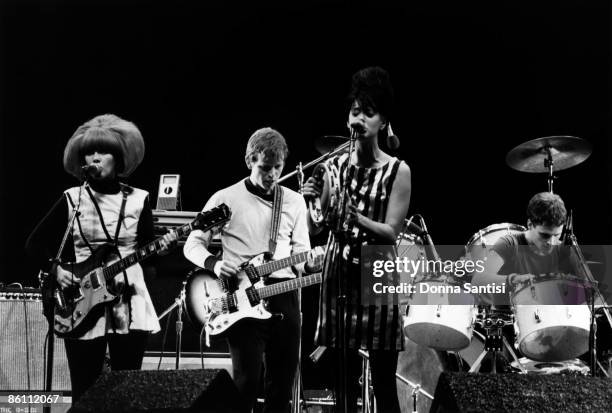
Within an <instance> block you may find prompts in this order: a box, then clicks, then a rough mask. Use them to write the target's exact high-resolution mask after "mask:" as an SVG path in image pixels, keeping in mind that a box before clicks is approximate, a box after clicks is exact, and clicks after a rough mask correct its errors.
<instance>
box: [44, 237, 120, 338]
mask: <svg viewBox="0 0 612 413" xmlns="http://www.w3.org/2000/svg"><path fill="white" fill-rule="evenodd" d="M118 259H119V257H118V254H117V250H116V248H115V247H114V246H113V245H112V244H103V245H101V246H100V247H98V248H97V249H96V250H95V251H94V253H93V254H92V255H91V256H90V257H89V258H87V259H86V260H85V261H83V262H80V263H78V264H71V265H65V266H63V267H62V268H64V269H65V270H68V271H71V272H73V274H74V276H75V277H76V278H78V280H79V282H78V284H77V285H75V286H73V287H69V288H65V289H61V290H58V291H56V293H55V298H56V300H55V301H56V306H55V318H54V329H55V332H56V334H57V335H58V336H59V337H78V336H81V335H82V334H83V333H85V332H86V331H87V330H89V329H90V328H91V326H93V324H95V322H96V321H97V319H98V318H99V317H100V315H101V312H102V311H103V310H104V307H103V306H101V304H105V303H108V302H111V301H114V300H115V299H116V298H117V295H118V293H119V292H117V291H114V290H113V289H112V288H111V287H110V286H109V284H107V281H106V280H105V278H104V274H103V270H104V268H105V267H106V266H107V265H108V264H110V263H112V262H113V261H117V260H118Z"/></svg>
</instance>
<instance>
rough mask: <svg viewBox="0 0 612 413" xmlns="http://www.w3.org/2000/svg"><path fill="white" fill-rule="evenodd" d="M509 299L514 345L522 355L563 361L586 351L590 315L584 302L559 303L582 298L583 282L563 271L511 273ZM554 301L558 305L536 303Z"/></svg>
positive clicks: (576, 300)
mask: <svg viewBox="0 0 612 413" xmlns="http://www.w3.org/2000/svg"><path fill="white" fill-rule="evenodd" d="M555 293H556V297H555ZM581 297H582V298H581ZM510 300H511V302H512V304H513V312H514V320H515V326H514V328H515V331H516V335H517V345H518V348H519V350H520V351H521V353H523V354H524V355H525V356H526V357H528V358H530V359H532V360H536V361H564V360H569V359H573V358H575V357H578V356H580V355H581V354H584V353H586V352H587V350H588V348H589V320H590V317H591V312H590V310H589V307H588V305H586V304H579V305H563V303H567V304H569V303H573V304H575V303H577V302H584V286H583V285H582V284H581V283H580V282H578V279H577V278H576V277H573V276H571V275H566V274H549V275H544V276H534V275H519V276H511V277H510ZM555 302H559V303H561V305H538V304H542V303H546V304H554V303H555Z"/></svg>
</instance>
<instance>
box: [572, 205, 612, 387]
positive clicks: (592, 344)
mask: <svg viewBox="0 0 612 413" xmlns="http://www.w3.org/2000/svg"><path fill="white" fill-rule="evenodd" d="M568 218H569V221H568V222H569V224H568V227H569V228H568V229H567V231H568V233H567V237H566V240H567V242H569V245H570V247H571V248H572V250H573V251H574V253H575V254H576V257H577V258H578V262H579V264H580V266H581V267H582V271H583V272H584V275H585V276H586V278H587V281H588V282H587V287H589V288H588V290H589V291H590V292H591V293H590V294H589V295H588V296H589V306H590V310H591V327H590V331H589V355H590V360H589V361H590V368H591V375H592V376H595V373H596V371H597V365H598V363H597V322H596V319H595V301H600V303H601V304H603V308H602V310H603V313H604V315H605V316H606V319H607V320H608V323H609V324H610V326H612V316H611V315H610V310H609V308H608V304H607V303H606V300H605V299H604V297H603V295H602V294H601V291H599V288H598V286H597V281H596V280H595V278H594V277H593V274H592V273H591V270H590V269H589V266H588V265H587V263H586V260H585V259H584V255H583V254H582V250H581V249H580V246H579V245H578V240H577V238H576V235H575V234H574V222H573V220H574V218H573V216H572V211H570V215H569V217H568ZM602 371H604V374H606V372H605V370H603V369H602Z"/></svg>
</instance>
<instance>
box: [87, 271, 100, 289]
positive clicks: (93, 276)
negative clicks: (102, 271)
mask: <svg viewBox="0 0 612 413" xmlns="http://www.w3.org/2000/svg"><path fill="white" fill-rule="evenodd" d="M89 280H90V281H91V288H93V289H94V290H97V289H98V288H100V280H99V279H98V271H93V272H91V273H89Z"/></svg>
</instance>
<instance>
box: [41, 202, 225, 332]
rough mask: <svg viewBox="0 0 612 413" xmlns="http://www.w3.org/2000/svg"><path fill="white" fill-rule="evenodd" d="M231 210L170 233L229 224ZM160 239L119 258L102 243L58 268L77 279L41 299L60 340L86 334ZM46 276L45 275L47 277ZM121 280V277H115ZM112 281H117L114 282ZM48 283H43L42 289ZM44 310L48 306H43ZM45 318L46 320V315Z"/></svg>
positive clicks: (155, 249)
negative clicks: (50, 304) (50, 311)
mask: <svg viewBox="0 0 612 413" xmlns="http://www.w3.org/2000/svg"><path fill="white" fill-rule="evenodd" d="M230 217H231V211H230V209H229V208H228V206H227V205H225V204H220V205H219V206H216V207H215V208H212V209H210V210H208V211H206V212H202V213H200V214H198V215H197V216H196V219H195V220H194V221H193V222H191V223H189V224H185V225H183V226H181V227H179V228H177V229H176V230H174V231H173V232H174V233H175V234H176V236H177V238H179V237H181V236H186V235H187V234H189V233H190V232H191V231H192V230H193V229H199V230H202V231H208V230H209V229H211V228H213V227H216V226H219V225H222V224H224V223H226V222H227V221H229V219H230ZM162 238H163V237H160V238H157V239H156V240H154V241H152V242H150V243H148V244H147V245H145V246H142V247H140V248H138V249H137V250H136V251H135V252H133V253H131V254H129V255H127V256H126V257H122V258H121V257H120V256H119V253H118V251H117V248H116V247H115V246H114V245H112V244H103V245H101V246H100V247H98V248H97V249H96V250H95V251H94V252H93V254H92V255H91V256H90V257H89V258H87V259H86V260H85V261H83V262H80V263H78V264H68V265H64V266H62V268H64V269H65V270H68V271H70V272H72V273H73V274H74V276H75V277H76V278H78V281H79V282H78V284H77V285H75V286H73V287H69V288H65V289H56V290H54V291H50V292H49V291H48V292H47V293H46V294H44V295H45V296H47V297H48V296H52V298H53V302H54V305H55V316H54V328H55V332H56V333H57V335H58V336H60V337H79V336H81V335H83V334H84V333H85V332H86V331H88V330H89V329H90V328H91V327H92V326H93V325H94V324H95V322H96V321H97V320H98V318H99V317H100V315H101V314H102V313H103V312H104V308H105V306H104V305H103V304H106V303H109V302H111V301H114V300H115V299H116V298H117V296H118V295H119V294H120V293H121V291H118V289H117V288H113V287H115V285H121V282H120V281H121V279H122V277H123V275H122V274H123V272H124V271H125V270H127V269H128V268H129V267H131V266H133V265H135V264H137V263H139V262H140V261H141V260H143V259H145V258H147V257H150V256H151V255H153V254H157V253H158V252H159V251H160V250H162V249H163V248H166V246H165V245H164V243H163V242H161V240H162ZM47 277H48V275H47ZM117 277H121V278H117ZM114 280H117V281H119V282H117V283H115V282H114ZM45 284H48V283H47V282H45V283H43V286H44V285H45ZM47 290H50V289H49V288H47ZM47 307H48V306H47ZM45 315H47V318H49V315H48V314H47V313H45Z"/></svg>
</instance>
